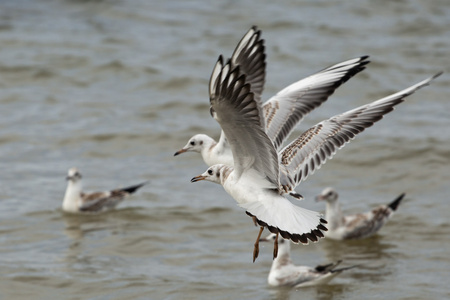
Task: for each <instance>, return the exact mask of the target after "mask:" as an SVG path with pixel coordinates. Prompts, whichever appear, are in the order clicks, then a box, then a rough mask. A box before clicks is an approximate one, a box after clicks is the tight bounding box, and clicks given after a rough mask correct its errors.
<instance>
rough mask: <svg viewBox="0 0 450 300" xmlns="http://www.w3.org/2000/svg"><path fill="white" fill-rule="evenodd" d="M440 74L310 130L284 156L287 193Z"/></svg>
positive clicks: (283, 167)
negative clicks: (358, 135)
mask: <svg viewBox="0 0 450 300" xmlns="http://www.w3.org/2000/svg"><path fill="white" fill-rule="evenodd" d="M440 74H441V73H439V74H436V75H435V76H432V77H430V78H428V79H426V80H423V81H421V82H419V83H417V84H415V85H413V86H411V87H409V88H407V89H405V90H402V91H400V92H398V93H396V94H393V95H390V96H388V97H385V98H383V99H380V100H378V101H375V102H372V103H370V104H367V105H363V106H360V107H358V108H355V109H352V110H350V111H348V112H345V113H343V114H340V115H337V116H334V117H332V118H330V119H328V120H325V121H322V122H320V123H318V124H317V125H315V126H313V127H311V128H310V129H308V130H307V131H306V132H305V133H303V134H302V135H300V136H299V137H298V138H297V139H296V140H294V141H293V142H292V143H290V144H289V145H287V146H286V147H285V148H284V149H283V151H282V152H281V155H280V164H281V172H282V175H281V179H280V180H281V184H282V187H283V189H284V190H285V191H290V190H293V189H294V188H295V187H296V186H297V185H298V184H299V183H300V182H302V181H303V180H305V179H306V178H307V177H308V176H309V175H310V174H312V173H314V172H315V171H316V170H317V169H319V168H320V167H321V166H322V165H323V164H324V163H325V162H326V160H327V159H331V158H332V157H333V156H334V154H335V153H336V151H337V150H339V149H340V148H342V147H343V146H345V144H347V143H348V142H350V141H351V140H352V139H353V138H355V136H356V135H357V134H359V133H361V132H363V131H364V130H365V129H366V128H367V127H370V126H372V125H373V124H374V123H375V122H377V121H379V120H381V119H382V118H383V116H384V115H385V114H387V113H389V112H391V111H392V110H393V109H394V106H396V105H398V104H399V103H401V102H403V101H404V100H405V98H406V97H407V96H409V95H411V94H412V93H414V92H415V91H416V90H418V89H420V88H422V87H424V86H427V85H428V84H429V83H430V81H432V80H433V79H434V78H436V77H437V76H439V75H440Z"/></svg>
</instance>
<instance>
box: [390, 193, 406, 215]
mask: <svg viewBox="0 0 450 300" xmlns="http://www.w3.org/2000/svg"><path fill="white" fill-rule="evenodd" d="M403 197H405V193H403V194H401V195H400V196H398V197H397V198H396V199H395V200H394V201H392V202H391V203H389V205H388V206H389V207H390V208H391V209H392V210H393V211H395V210H397V207H398V206H399V204H400V202H401V201H402V199H403Z"/></svg>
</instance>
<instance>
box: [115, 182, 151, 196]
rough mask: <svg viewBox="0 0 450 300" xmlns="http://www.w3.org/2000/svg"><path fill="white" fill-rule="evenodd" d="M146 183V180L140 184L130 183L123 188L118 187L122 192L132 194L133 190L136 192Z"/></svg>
mask: <svg viewBox="0 0 450 300" xmlns="http://www.w3.org/2000/svg"><path fill="white" fill-rule="evenodd" d="M147 183H148V181H146V182H143V183H140V184H136V185H132V186H129V187H126V188H123V189H119V190H120V191H122V192H126V193H129V194H133V193H134V192H136V191H137V190H138V189H139V188H141V187H142V186H144V185H146V184H147Z"/></svg>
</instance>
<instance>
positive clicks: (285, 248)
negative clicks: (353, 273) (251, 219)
mask: <svg viewBox="0 0 450 300" xmlns="http://www.w3.org/2000/svg"><path fill="white" fill-rule="evenodd" d="M275 238H276V235H275V234H273V233H271V234H270V235H269V236H267V237H266V238H263V239H261V240H260V241H261V242H273V241H274V240H275ZM278 243H279V245H278V256H277V257H276V258H275V259H274V260H273V262H272V267H271V268H270V273H269V276H268V278H267V281H268V283H269V285H271V286H292V287H296V288H298V287H307V286H314V285H322V284H327V283H328V282H330V280H331V279H333V278H334V277H336V276H337V275H339V274H341V273H342V272H343V271H345V270H349V269H352V268H354V267H355V266H351V267H346V268H339V269H337V268H336V267H337V266H338V265H339V264H340V263H341V262H342V261H337V262H335V263H330V264H327V265H319V266H317V267H315V268H312V267H307V266H296V265H294V264H293V263H292V261H291V253H290V252H291V244H290V241H289V240H285V239H279V240H278Z"/></svg>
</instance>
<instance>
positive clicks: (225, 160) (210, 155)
mask: <svg viewBox="0 0 450 300" xmlns="http://www.w3.org/2000/svg"><path fill="white" fill-rule="evenodd" d="M227 145H228V144H223V143H216V141H214V140H213V139H212V138H210V139H208V140H207V141H205V144H204V145H203V148H202V152H201V154H202V157H203V160H204V161H205V163H206V164H207V165H208V166H213V165H217V164H225V165H227V166H233V165H234V161H233V154H232V153H231V148H230V147H228V146H227Z"/></svg>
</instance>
